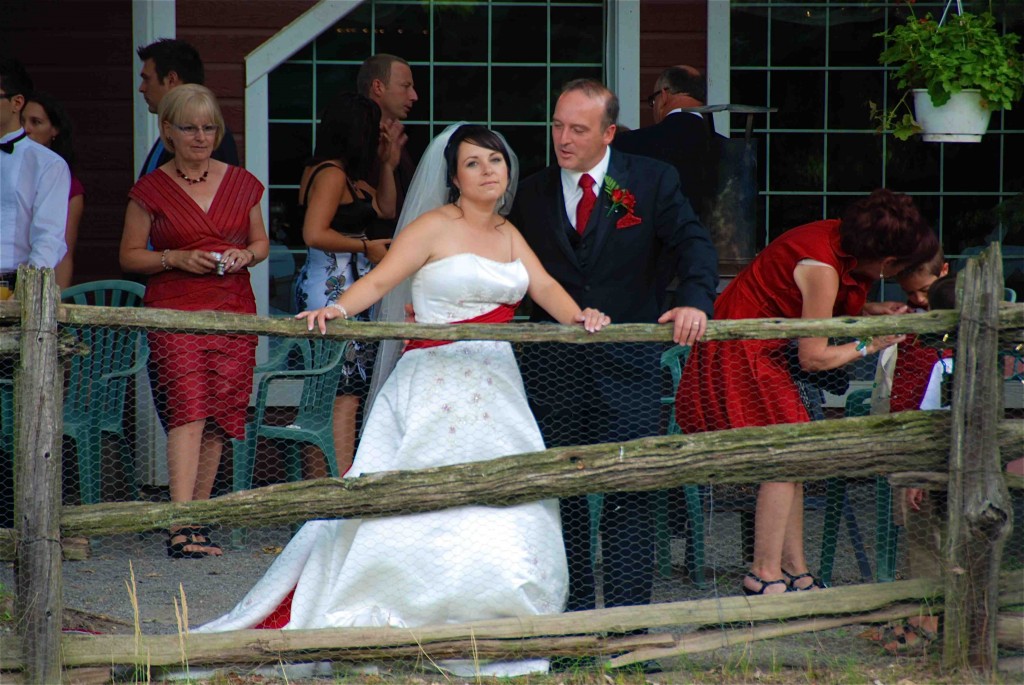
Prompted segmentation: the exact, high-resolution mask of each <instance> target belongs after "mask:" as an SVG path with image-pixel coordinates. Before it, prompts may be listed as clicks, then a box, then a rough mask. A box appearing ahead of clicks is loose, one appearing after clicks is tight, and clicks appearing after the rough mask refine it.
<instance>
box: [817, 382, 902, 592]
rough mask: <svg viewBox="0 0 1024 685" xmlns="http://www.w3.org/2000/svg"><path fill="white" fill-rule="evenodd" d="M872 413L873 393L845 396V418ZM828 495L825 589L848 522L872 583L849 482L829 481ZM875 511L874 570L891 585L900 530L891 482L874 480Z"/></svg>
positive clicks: (863, 574)
mask: <svg viewBox="0 0 1024 685" xmlns="http://www.w3.org/2000/svg"><path fill="white" fill-rule="evenodd" d="M870 413H871V391H870V390H854V391H853V392H851V393H849V394H848V395H847V396H846V404H845V408H844V412H843V415H844V416H846V417H852V416H868V415H869V414H870ZM825 492H826V494H825V520H824V525H823V527H822V533H821V565H820V567H819V570H818V578H819V579H820V580H821V582H822V584H823V585H825V586H826V587H827V586H829V585H831V584H832V571H833V569H834V568H835V557H836V544H837V543H838V541H839V526H840V524H841V523H842V522H843V521H845V522H846V529H847V532H848V533H849V535H850V544H851V546H852V547H853V553H854V556H855V557H856V559H857V566H858V568H859V570H860V574H861V578H862V579H863V581H864V582H865V583H869V582H871V578H872V575H873V574H872V572H871V562H870V561H869V560H868V556H867V552H866V551H865V549H864V541H863V539H862V537H861V534H860V526H858V524H857V517H856V514H855V513H854V511H853V505H852V504H851V503H850V495H849V491H848V488H847V480H846V479H845V478H830V479H829V480H828V481H827V483H826V491H825ZM875 509H876V551H875V567H876V569H877V574H876V575H877V578H878V582H880V583H881V582H888V581H891V580H892V579H893V576H894V574H895V566H896V542H897V538H896V534H897V529H896V527H895V526H894V525H893V523H892V493H891V491H890V488H889V482H888V481H887V480H886V479H885V478H882V477H877V478H876V479H875ZM886 579H887V580H886Z"/></svg>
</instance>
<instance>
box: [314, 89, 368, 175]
mask: <svg viewBox="0 0 1024 685" xmlns="http://www.w3.org/2000/svg"><path fill="white" fill-rule="evenodd" d="M379 141H380V107H378V106H377V103H376V102H374V101H373V100H371V99H370V98H367V97H363V96H362V95H356V94H355V93H340V94H339V95H337V96H336V97H335V98H334V100H332V101H331V103H330V104H329V105H327V107H326V108H324V111H323V113H322V114H321V115H320V125H319V126H318V127H317V129H316V149H315V150H314V151H313V157H312V158H311V159H310V160H309V162H307V166H311V165H313V164H317V163H319V162H324V161H327V160H329V159H339V160H341V165H342V166H343V167H344V169H345V173H346V174H348V175H349V176H350V177H352V179H353V181H355V180H365V179H366V177H367V175H368V174H369V173H370V166H371V165H372V164H373V158H374V156H375V155H376V154H377V144H378V143H379Z"/></svg>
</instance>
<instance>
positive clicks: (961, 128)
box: [914, 88, 992, 143]
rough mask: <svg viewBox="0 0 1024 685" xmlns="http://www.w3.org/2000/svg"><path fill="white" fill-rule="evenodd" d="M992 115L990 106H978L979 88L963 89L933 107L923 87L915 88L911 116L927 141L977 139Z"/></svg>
mask: <svg viewBox="0 0 1024 685" xmlns="http://www.w3.org/2000/svg"><path fill="white" fill-rule="evenodd" d="M991 117H992V110H990V109H989V108H987V107H982V106H981V92H980V91H977V90H963V91H961V92H959V93H956V94H954V95H952V96H951V97H950V98H949V102H947V103H946V104H944V105H942V106H941V107H936V106H934V105H933V104H932V98H931V96H930V95H928V91H927V90H926V89H924V88H915V89H914V118H915V119H917V123H919V124H921V128H923V129H924V133H923V134H922V136H921V138H922V139H923V140H925V141H927V142H929V143H980V142H981V136H982V135H983V134H984V133H985V131H987V130H988V121H989V119H990V118H991Z"/></svg>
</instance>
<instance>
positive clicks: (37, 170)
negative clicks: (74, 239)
mask: <svg viewBox="0 0 1024 685" xmlns="http://www.w3.org/2000/svg"><path fill="white" fill-rule="evenodd" d="M31 92H32V80H31V78H29V76H28V74H27V73H26V72H25V68H24V67H23V66H22V65H21V63H19V62H18V61H17V60H14V59H4V60H2V61H0V279H2V280H6V281H8V282H9V283H12V282H13V275H14V273H15V272H17V270H18V267H19V266H20V265H22V264H30V265H32V266H36V267H46V268H50V269H52V268H54V267H55V266H57V263H58V262H60V260H61V258H62V257H63V256H64V253H65V252H67V244H66V243H65V242H64V228H65V225H66V223H67V217H68V195H70V193H71V172H70V171H69V170H68V165H67V164H66V163H65V162H64V160H63V159H61V157H60V155H58V154H57V153H55V152H53V151H52V150H50V149H48V148H46V147H44V146H42V145H40V144H38V143H36V142H34V141H32V140H30V139H29V138H28V137H27V136H26V134H25V131H24V129H23V128H22V127H21V120H20V113H21V110H22V108H23V107H24V106H25V98H26V96H27V95H29V94H31Z"/></svg>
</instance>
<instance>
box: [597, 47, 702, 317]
mask: <svg viewBox="0 0 1024 685" xmlns="http://www.w3.org/2000/svg"><path fill="white" fill-rule="evenodd" d="M705 99H707V82H706V80H705V78H704V75H703V74H702V73H701V72H700V71H698V70H697V69H695V68H693V67H691V66H688V65H685V64H682V65H679V66H675V67H669V68H668V69H666V70H665V71H663V72H662V73H661V76H659V77H658V80H657V81H656V82H655V84H654V93H652V94H651V95H650V96H649V97H648V98H647V103H648V104H649V105H650V106H651V110H653V114H654V125H653V126H645V127H644V128H638V129H635V130H633V131H620V132H619V133H617V134H616V135H615V140H613V141H612V147H613V148H615V149H616V150H620V151H622V152H628V153H630V154H632V155H643V156H644V157H651V158H652V159H660V160H661V161H663V162H665V163H666V164H671V165H672V166H673V167H675V170H676V171H677V172H678V173H679V184H680V188H681V190H682V191H683V195H685V196H686V199H687V200H689V201H690V206H691V207H693V209H694V211H696V212H697V214H698V216H700V217H701V219H702V220H703V223H704V225H705V226H707V225H708V223H707V222H708V217H707V215H706V214H704V212H705V211H707V210H708V209H709V208H710V207H709V202H710V199H711V198H710V195H711V182H712V180H713V179H715V178H716V177H717V175H718V157H717V155H716V154H714V153H713V152H712V148H711V139H712V136H714V135H715V134H714V126H713V123H712V122H713V120H712V118H711V116H710V115H708V118H707V119H704V118H703V116H702V115H701V114H699V113H697V112H684V111H682V109H681V108H683V107H700V106H702V105H703V104H704V101H705ZM675 261H676V260H675V255H674V254H672V253H671V252H666V253H665V254H663V255H662V258H661V259H660V260H659V262H658V268H657V274H658V292H659V293H662V294H663V297H662V300H661V301H662V305H663V306H665V307H666V308H667V307H669V306H671V304H672V303H673V302H674V301H675V300H674V296H673V293H674V287H673V285H672V279H673V277H674V276H675Z"/></svg>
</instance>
